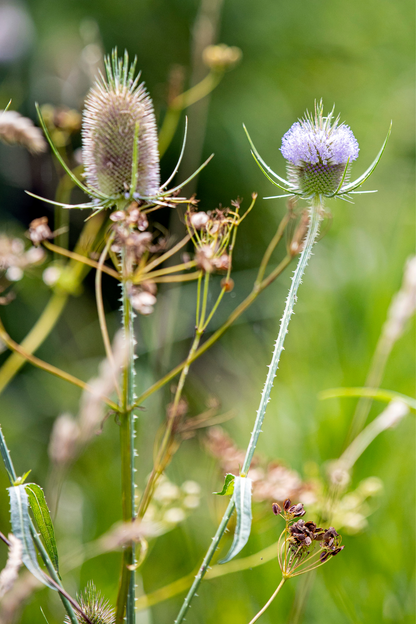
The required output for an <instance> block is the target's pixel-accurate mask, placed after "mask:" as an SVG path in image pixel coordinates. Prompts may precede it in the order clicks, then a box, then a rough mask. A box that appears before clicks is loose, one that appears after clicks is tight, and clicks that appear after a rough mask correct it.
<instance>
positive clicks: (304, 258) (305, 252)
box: [175, 199, 322, 624]
mask: <svg viewBox="0 0 416 624" xmlns="http://www.w3.org/2000/svg"><path fill="white" fill-rule="evenodd" d="M321 209H322V204H321V200H320V199H319V200H314V202H313V204H312V206H311V208H310V220H309V227H308V232H307V236H306V240H305V242H304V245H303V249H302V252H301V254H300V257H299V261H298V264H297V267H296V270H295V273H294V275H293V277H292V284H291V287H290V290H289V294H288V297H287V300H286V305H285V310H284V312H283V316H282V319H281V322H280V330H279V334H278V337H277V340H276V343H275V348H274V352H273V357H272V361H271V364H270V366H269V371H268V373H267V378H266V383H265V386H264V389H263V392H262V396H261V400H260V405H259V409H258V411H257V417H256V421H255V424H254V429H253V432H252V434H251V438H250V442H249V445H248V448H247V452H246V456H245V460H244V463H243V467H242V470H241V473H240V474H241V476H247V473H248V471H249V468H250V464H251V461H252V459H253V455H254V451H255V448H256V445H257V441H258V438H259V435H260V432H261V427H262V423H263V420H264V416H265V413H266V407H267V404H268V402H269V400H270V392H271V389H272V387H273V380H274V378H275V376H276V372H277V368H278V365H279V360H280V355H281V353H282V350H283V345H284V341H285V337H286V334H287V332H288V327H289V322H290V318H291V316H292V314H293V309H294V306H295V303H296V299H297V291H298V288H299V286H300V283H301V281H302V276H303V273H304V271H305V268H306V265H307V264H308V260H309V258H310V256H311V253H312V247H313V245H314V243H315V240H316V237H317V235H318V231H319V223H320V220H321ZM234 507H235V504H234V500H233V498H231V500H230V502H229V504H228V507H227V509H226V511H225V513H224V516H223V518H222V520H221V523H220V525H219V527H218V529H217V532H216V534H215V536H214V538H213V540H212V543H211V546H210V548H209V549H208V551H207V554H206V555H205V558H204V561H203V563H202V565H201V567H200V569H199V572H198V574H197V575H196V577H195V580H194V582H193V584H192V587H191V589H190V590H189V592H188V594H187V596H186V598H185V600H184V602H183V605H182V607H181V609H180V611H179V614H178V617H177V619H176V620H175V624H180V623H181V622H182V621H183V620H184V617H185V615H186V613H187V611H188V609H189V606H190V603H191V600H192V598H193V597H194V595H195V593H196V591H197V589H198V587H199V584H200V583H201V580H202V578H203V577H204V574H205V572H206V570H207V569H208V566H209V564H210V562H211V559H212V557H213V555H214V553H215V551H216V549H217V546H218V543H219V541H220V539H221V538H222V536H223V534H224V532H225V530H226V528H227V525H228V522H229V520H230V518H231V515H232V513H233V511H234Z"/></svg>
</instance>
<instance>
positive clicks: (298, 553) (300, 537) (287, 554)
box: [272, 499, 344, 579]
mask: <svg viewBox="0 0 416 624" xmlns="http://www.w3.org/2000/svg"><path fill="white" fill-rule="evenodd" d="M272 510H273V513H274V514H275V515H276V516H279V515H282V516H283V518H284V519H285V522H286V526H285V528H284V530H283V531H282V533H281V535H280V537H279V541H278V545H277V557H278V560H279V565H280V568H281V570H282V574H283V578H284V579H288V578H291V577H293V576H299V575H300V574H305V573H306V572H311V571H312V570H315V569H316V568H317V567H319V566H321V565H323V564H324V563H326V562H327V561H329V559H330V558H331V557H333V556H335V555H337V554H338V553H340V552H341V550H343V549H344V546H341V539H342V538H341V536H340V535H339V533H337V531H336V530H335V529H334V527H330V528H329V529H323V528H321V527H318V526H317V525H316V524H315V523H314V522H312V521H310V520H309V521H307V522H305V521H304V520H302V519H299V520H297V518H301V517H302V516H304V515H305V513H306V511H305V509H304V507H303V504H302V503H298V504H297V505H292V504H291V501H290V500H289V499H287V500H285V502H284V504H283V509H282V508H281V507H280V505H278V504H277V503H273V505H272Z"/></svg>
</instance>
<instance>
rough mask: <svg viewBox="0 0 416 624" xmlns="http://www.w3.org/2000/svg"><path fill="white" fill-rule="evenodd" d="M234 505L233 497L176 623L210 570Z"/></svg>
mask: <svg viewBox="0 0 416 624" xmlns="http://www.w3.org/2000/svg"><path fill="white" fill-rule="evenodd" d="M234 507H235V505H234V500H233V499H231V500H230V502H229V503H228V507H227V509H226V511H225V514H224V516H223V518H222V520H221V523H220V525H219V527H218V529H217V532H216V534H215V536H214V537H213V538H212V542H211V545H210V547H209V549H208V551H207V554H206V555H205V557H204V560H203V562H202V564H201V567H200V568H199V570H198V574H197V575H196V576H195V580H194V582H193V583H192V586H191V589H190V590H189V592H188V594H187V596H186V598H185V600H184V601H183V605H182V607H181V610H180V611H179V614H178V617H177V618H176V620H175V624H179V623H180V622H182V621H183V619H184V617H185V615H186V612H187V611H188V609H189V606H190V604H191V600H192V598H193V597H194V596H195V593H196V591H197V589H198V587H199V584H200V583H201V581H202V579H203V577H204V575H205V572H206V571H207V570H208V567H209V564H210V563H211V559H212V557H213V556H214V554H215V551H216V550H217V548H218V544H219V543H220V540H221V538H222V536H223V535H224V533H225V529H226V528H227V524H228V521H229V519H230V518H231V516H232V513H233V511H234Z"/></svg>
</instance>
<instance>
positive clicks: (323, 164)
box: [246, 100, 391, 203]
mask: <svg viewBox="0 0 416 624" xmlns="http://www.w3.org/2000/svg"><path fill="white" fill-rule="evenodd" d="M390 128H391V126H390ZM246 133H247V137H248V140H249V142H250V145H251V149H252V152H251V153H252V155H253V157H254V159H255V160H256V162H257V164H258V165H259V167H260V169H261V170H262V171H263V173H264V174H265V176H266V177H267V178H268V179H269V180H270V182H272V183H273V184H274V185H275V186H277V187H278V188H279V189H281V190H282V191H285V195H276V196H273V197H266V198H265V199H275V198H277V197H296V196H298V197H302V198H303V199H306V200H307V201H309V202H312V201H314V200H316V199H319V201H320V202H321V203H322V199H323V198H324V197H339V198H340V199H344V200H346V201H351V197H350V196H351V194H355V193H372V192H375V191H357V189H358V188H359V187H360V186H361V185H362V184H364V182H365V181H366V180H368V178H369V177H370V175H371V174H372V173H373V171H374V169H375V168H376V166H377V165H378V163H379V161H380V158H381V156H382V154H383V151H384V148H385V146H386V143H387V139H388V137H389V135H390V129H389V131H388V134H387V137H386V139H385V141H384V143H383V145H382V147H381V150H380V151H379V153H378V154H377V156H376V158H375V159H374V161H373V162H372V164H371V165H370V167H369V168H368V169H367V171H365V173H363V174H362V175H361V176H360V177H359V178H357V179H356V180H354V181H353V182H349V174H350V165H351V163H352V162H353V161H354V160H356V159H357V158H358V152H359V147H358V143H357V140H356V139H355V137H354V135H353V133H352V131H351V129H350V128H349V126H347V125H345V124H344V123H340V118H339V116H338V117H334V109H332V111H331V112H330V113H328V114H327V115H324V107H323V103H322V100H321V101H320V102H319V103H317V102H315V111H314V114H313V115H312V114H311V113H309V112H308V111H307V112H306V113H305V116H304V118H303V119H300V120H299V121H297V122H296V123H294V124H293V126H292V127H291V128H290V129H289V130H288V132H286V134H285V135H284V137H283V140H282V147H281V152H282V154H283V156H284V157H285V158H286V160H287V162H288V166H287V169H288V180H286V179H284V178H282V177H280V176H279V175H277V173H275V172H274V171H273V170H272V169H271V168H270V167H269V166H268V165H267V164H266V163H265V162H264V160H263V159H262V158H261V156H260V154H259V153H258V151H257V150H256V148H255V146H254V144H253V142H252V140H251V138H250V136H249V134H248V132H247V130H246Z"/></svg>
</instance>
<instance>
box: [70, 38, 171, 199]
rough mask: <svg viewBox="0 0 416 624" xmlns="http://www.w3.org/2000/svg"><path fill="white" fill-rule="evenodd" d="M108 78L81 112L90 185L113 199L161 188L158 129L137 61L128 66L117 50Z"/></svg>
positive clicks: (96, 87) (108, 61)
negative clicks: (136, 71)
mask: <svg viewBox="0 0 416 624" xmlns="http://www.w3.org/2000/svg"><path fill="white" fill-rule="evenodd" d="M105 65H106V78H104V76H102V75H101V76H100V78H99V79H98V80H97V82H96V84H95V85H94V86H93V87H92V89H91V90H90V92H89V94H88V96H87V99H86V102H85V109H84V113H83V122H82V144H83V161H84V165H85V177H86V181H87V185H88V186H90V187H92V188H93V189H95V190H97V191H98V192H99V193H101V194H103V195H105V196H107V197H109V198H114V199H119V198H123V197H125V196H126V195H127V196H132V195H133V193H138V194H139V195H141V196H144V197H153V196H155V195H157V194H158V192H159V189H160V168H159V152H158V139H157V127H156V120H155V115H154V110H153V103H152V100H151V98H150V96H149V95H148V93H147V91H146V89H145V88H144V84H143V83H139V79H140V75H138V76H137V77H136V78H134V72H135V65H136V61H134V62H133V63H132V65H131V66H130V67H129V61H128V54H127V52H126V53H125V55H124V60H121V59H119V58H118V57H117V50H115V51H114V52H113V54H112V56H111V59H110V58H109V57H107V58H106V61H105Z"/></svg>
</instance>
